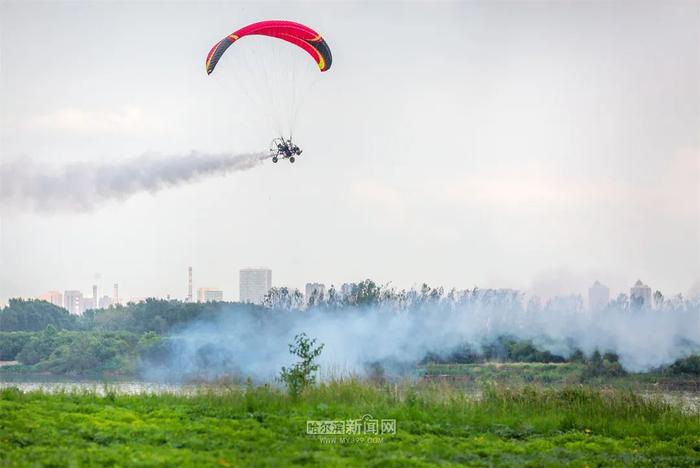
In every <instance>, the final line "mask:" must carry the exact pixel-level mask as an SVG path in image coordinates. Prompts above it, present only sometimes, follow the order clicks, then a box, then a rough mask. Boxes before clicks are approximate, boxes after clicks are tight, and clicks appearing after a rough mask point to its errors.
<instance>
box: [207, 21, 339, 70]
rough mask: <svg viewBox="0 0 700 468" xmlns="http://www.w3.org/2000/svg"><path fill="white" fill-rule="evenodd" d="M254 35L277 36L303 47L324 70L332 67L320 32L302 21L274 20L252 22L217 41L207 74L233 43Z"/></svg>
mask: <svg viewBox="0 0 700 468" xmlns="http://www.w3.org/2000/svg"><path fill="white" fill-rule="evenodd" d="M253 35H258V36H269V37H276V38H278V39H282V40H284V41H287V42H290V43H292V44H294V45H296V46H298V47H301V48H302V49H304V50H305V51H306V52H307V53H308V54H309V55H311V57H313V59H314V60H315V61H316V63H317V64H318V68H319V69H320V70H321V71H322V72H323V71H326V70H328V69H329V68H330V67H331V62H332V61H333V57H332V56H331V50H330V48H329V47H328V44H326V41H324V40H323V38H322V37H321V35H320V34H318V33H317V32H316V31H314V30H313V29H311V28H309V27H308V26H304V25H303V24H300V23H295V22H293V21H277V20H274V21H260V22H259V23H253V24H250V25H248V26H246V27H244V28H241V29H239V30H238V31H236V32H234V33H231V34H230V35H228V36H226V37H225V38H223V39H222V40H220V41H219V42H217V43H216V44H215V45H214V47H212V49H211V50H210V51H209V54H208V55H207V62H206V68H207V74H208V75H210V74H211V73H212V72H213V71H214V68H215V67H216V64H217V63H218V62H219V59H221V56H222V55H223V54H224V52H226V49H228V48H229V47H230V46H231V44H233V43H234V42H236V41H237V40H239V39H241V38H243V37H245V36H253Z"/></svg>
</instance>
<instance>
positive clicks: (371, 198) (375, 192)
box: [350, 179, 403, 210]
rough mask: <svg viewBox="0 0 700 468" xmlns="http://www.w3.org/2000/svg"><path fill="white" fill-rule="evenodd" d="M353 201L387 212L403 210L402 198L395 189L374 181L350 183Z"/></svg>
mask: <svg viewBox="0 0 700 468" xmlns="http://www.w3.org/2000/svg"><path fill="white" fill-rule="evenodd" d="M350 190H351V193H352V197H353V199H355V200H357V201H359V202H361V203H365V204H368V205H373V206H379V207H380V208H384V209H387V210H400V209H402V208H403V196H402V194H401V193H400V192H399V191H398V190H396V189H395V188H392V187H389V186H388V185H386V184H383V183H381V182H378V181H376V180H370V179H367V180H358V181H355V182H353V183H352V186H351V189H350Z"/></svg>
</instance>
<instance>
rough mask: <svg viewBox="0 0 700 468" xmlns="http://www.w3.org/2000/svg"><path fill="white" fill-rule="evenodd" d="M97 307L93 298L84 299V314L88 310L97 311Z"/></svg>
mask: <svg viewBox="0 0 700 468" xmlns="http://www.w3.org/2000/svg"><path fill="white" fill-rule="evenodd" d="M96 308H97V306H96V305H95V300H94V299H93V298H91V297H84V298H83V312H85V311H86V310H90V309H96Z"/></svg>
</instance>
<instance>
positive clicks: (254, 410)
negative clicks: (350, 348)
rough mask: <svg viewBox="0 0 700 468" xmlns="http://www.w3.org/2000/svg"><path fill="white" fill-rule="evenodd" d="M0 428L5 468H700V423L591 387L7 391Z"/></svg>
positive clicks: (1, 395)
mask: <svg viewBox="0 0 700 468" xmlns="http://www.w3.org/2000/svg"><path fill="white" fill-rule="evenodd" d="M0 421H2V422H0V463H4V464H18V465H30V464H35V463H39V464H57V465H69V464H78V465H90V464H92V465H95V464H127V465H136V464H148V465H153V464H177V465H183V464H185V465H187V464H198V465H205V464H206V465H214V464H219V465H222V466H231V465H233V466H238V465H249V464H263V465H265V464H267V465H275V466H278V465H288V464H292V463H310V464H316V465H367V464H371V463H380V464H381V463H385V464H387V463H388V464H400V465H422V464H436V463H468V464H472V465H489V464H515V465H522V464H528V463H530V464H534V465H553V464H554V465H560V464H563V463H574V464H605V465H610V464H616V463H618V464H632V465H650V466H651V465H653V466H663V465H676V466H678V465H697V464H698V463H700V415H698V413H697V412H694V413H693V412H691V413H689V412H688V411H683V410H681V408H679V407H677V406H675V405H673V404H670V403H668V402H667V401H664V400H663V399H661V398H655V397H651V398H650V397H643V396H640V395H636V394H635V393H632V392H628V391H621V390H599V389H591V388H585V387H569V388H563V389H548V390H543V389H535V388H531V387H525V388H520V389H517V390H509V389H506V388H503V387H500V386H493V385H491V386H486V387H484V388H483V389H482V393H481V395H480V397H479V398H474V396H473V395H470V394H467V393H465V392H463V391H459V390H457V389H454V388H452V387H450V386H446V385H439V384H423V385H404V386H402V385H392V384H387V385H375V384H370V383H367V382H360V381H356V380H345V381H335V382H329V383H325V384H322V385H320V386H318V387H316V388H312V389H309V390H308V391H306V392H305V393H304V394H302V396H301V397H300V398H298V399H291V398H290V397H289V396H288V395H286V394H285V393H284V392H282V391H281V390H278V389H275V388H271V387H268V386H260V387H255V388H253V387H249V388H246V387H239V386H231V387H227V388H219V389H218V390H217V391H212V389H203V390H202V391H200V392H198V393H197V394H193V395H189V396H186V395H175V394H172V393H168V392H164V393H160V394H158V395H154V394H150V395H148V394H138V395H127V394H120V393H117V392H107V393H106V394H105V396H99V395H97V394H94V393H89V392H87V393H86V392H67V393H56V394H46V393H42V392H22V391H19V390H17V389H4V390H2V391H0ZM353 421H354V422H356V423H357V425H355V423H354V422H353ZM394 422H395V425H392V424H394ZM341 423H342V424H341ZM375 423H376V424H375ZM341 429H342V431H341ZM354 429H358V430H360V432H352V431H351V430H354ZM319 432H320V433H319ZM340 432H342V434H340Z"/></svg>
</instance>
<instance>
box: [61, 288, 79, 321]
mask: <svg viewBox="0 0 700 468" xmlns="http://www.w3.org/2000/svg"><path fill="white" fill-rule="evenodd" d="M63 307H64V308H65V309H66V310H67V311H68V312H70V313H71V314H75V315H80V314H82V313H83V310H84V309H83V293H82V292H80V291H75V290H71V291H66V292H64V293H63Z"/></svg>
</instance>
